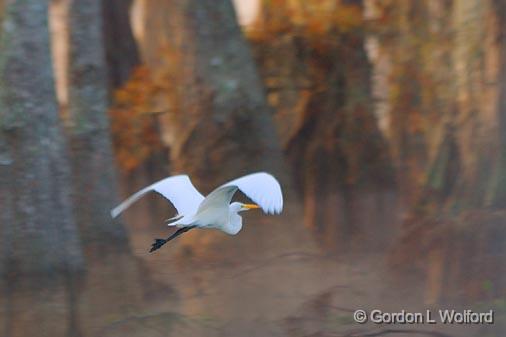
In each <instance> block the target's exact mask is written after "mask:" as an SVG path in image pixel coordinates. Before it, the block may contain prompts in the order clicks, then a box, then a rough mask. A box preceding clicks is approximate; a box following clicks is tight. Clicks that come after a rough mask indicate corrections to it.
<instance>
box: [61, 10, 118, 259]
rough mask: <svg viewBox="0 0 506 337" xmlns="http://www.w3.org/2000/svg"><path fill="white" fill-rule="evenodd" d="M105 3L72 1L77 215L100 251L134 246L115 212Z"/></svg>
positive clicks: (91, 247)
mask: <svg viewBox="0 0 506 337" xmlns="http://www.w3.org/2000/svg"><path fill="white" fill-rule="evenodd" d="M100 6H101V3H100V1H96V0H94V1H82V0H73V1H70V4H69V15H68V20H69V27H68V29H69V44H68V45H69V66H68V73H67V74H68V85H69V88H68V90H69V104H68V118H69V121H68V124H69V133H70V138H71V144H72V155H73V158H72V161H73V178H74V179H73V180H74V187H75V192H76V193H75V203H76V205H77V208H76V216H77V221H78V224H79V227H80V230H81V236H82V239H83V243H84V246H85V248H86V251H87V252H88V253H90V252H92V251H93V252H94V253H96V254H101V253H103V252H106V251H114V250H120V251H126V250H128V240H127V235H126V232H125V229H124V228H123V226H122V225H121V224H118V223H115V222H113V221H112V219H111V216H110V214H109V211H110V210H111V209H112V208H113V207H114V206H115V204H116V202H117V197H116V193H117V192H116V175H115V165H114V160H113V154H112V148H111V141H110V135H109V120H108V117H107V113H106V111H107V108H108V82H107V66H106V62H105V54H104V47H103V36H102V16H101V15H100V13H101V7H100Z"/></svg>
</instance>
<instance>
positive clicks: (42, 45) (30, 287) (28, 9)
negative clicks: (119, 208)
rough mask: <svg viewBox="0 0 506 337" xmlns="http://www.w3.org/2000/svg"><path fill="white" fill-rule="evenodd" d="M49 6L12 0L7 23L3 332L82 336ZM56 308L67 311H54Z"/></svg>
mask: <svg viewBox="0 0 506 337" xmlns="http://www.w3.org/2000/svg"><path fill="white" fill-rule="evenodd" d="M47 5H48V4H47V2H46V1H40V0H24V1H9V2H8V3H6V4H5V8H4V10H5V12H4V17H3V21H2V31H1V40H0V55H1V57H0V214H1V215H0V217H1V218H0V221H1V222H0V231H1V234H0V237H1V239H0V240H1V241H2V242H1V244H2V250H1V260H0V272H1V275H2V277H3V278H2V280H3V284H2V295H0V298H1V300H0V301H2V302H3V303H1V308H2V311H3V312H0V316H2V318H3V320H4V321H3V322H1V323H2V324H4V325H3V326H2V327H1V328H0V331H1V332H0V334H1V335H2V336H9V337H12V336H28V335H38V334H39V333H40V331H41V329H42V330H44V331H46V332H47V333H49V334H51V335H54V336H62V335H64V334H66V333H69V334H71V335H72V334H76V333H77V331H76V330H75V317H74V316H73V315H74V311H73V305H74V303H73V298H74V296H73V295H74V294H73V293H74V286H73V279H74V277H73V276H75V274H76V273H77V272H80V271H82V270H83V268H84V267H83V265H84V263H83V256H82V252H81V246H80V242H79V237H78V231H77V226H76V223H75V220H74V217H73V214H72V204H71V185H72V184H71V182H70V165H69V162H68V160H67V149H66V147H65V142H64V138H63V133H62V127H61V125H60V121H59V115H58V107H57V104H56V97H55V91H54V81H53V73H52V64H51V57H50V46H49V32H48V19H47V14H48V13H47V10H48V7H47ZM42 289H45V292H44V293H45V294H44V295H42V293H41V290H42ZM67 295H70V296H67ZM65 298H66V300H62V299H65ZM5 301H6V302H5ZM62 301H63V302H62ZM55 305H58V306H61V307H62V308H64V309H63V310H58V311H55V310H54V306H55ZM27 309H29V310H27ZM25 320H27V321H32V322H37V323H34V324H24V322H25Z"/></svg>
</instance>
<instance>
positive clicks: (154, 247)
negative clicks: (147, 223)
mask: <svg viewBox="0 0 506 337" xmlns="http://www.w3.org/2000/svg"><path fill="white" fill-rule="evenodd" d="M166 243H167V240H164V239H155V243H153V244H152V245H151V249H150V250H149V252H150V253H152V252H154V251H155V250H157V249H160V247H162V246H163V245H164V244H166Z"/></svg>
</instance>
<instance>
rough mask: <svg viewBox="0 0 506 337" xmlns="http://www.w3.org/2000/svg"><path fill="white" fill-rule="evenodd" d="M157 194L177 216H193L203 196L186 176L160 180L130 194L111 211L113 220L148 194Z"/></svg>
mask: <svg viewBox="0 0 506 337" xmlns="http://www.w3.org/2000/svg"><path fill="white" fill-rule="evenodd" d="M151 191H154V192H158V193H160V194H161V195H162V196H163V197H165V198H166V199H167V200H168V201H170V202H171V203H172V204H173V205H174V207H175V208H176V209H177V212H178V214H179V215H193V214H195V213H196V212H197V209H198V207H199V205H200V203H201V202H202V201H203V200H204V196H203V195H202V194H200V192H199V191H198V190H197V189H196V188H195V186H193V184H192V182H191V180H190V178H189V177H188V176H187V175H178V176H173V177H168V178H165V179H162V180H160V181H158V182H156V183H154V184H152V185H150V186H148V187H145V188H143V189H142V190H140V191H139V192H137V193H134V194H132V195H131V196H130V197H129V198H128V199H126V200H125V201H123V202H122V203H121V204H119V205H118V206H117V207H115V208H114V209H113V210H112V211H111V216H112V217H113V218H115V217H117V216H118V215H119V214H120V213H121V212H123V211H124V210H125V209H127V208H128V207H130V205H132V204H133V203H134V202H136V201H137V200H139V199H140V198H141V197H142V196H144V195H145V194H146V193H148V192H151Z"/></svg>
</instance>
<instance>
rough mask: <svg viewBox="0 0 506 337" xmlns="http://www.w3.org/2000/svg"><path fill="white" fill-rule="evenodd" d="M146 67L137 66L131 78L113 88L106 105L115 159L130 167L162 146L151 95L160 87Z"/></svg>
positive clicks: (129, 168)
mask: <svg viewBox="0 0 506 337" xmlns="http://www.w3.org/2000/svg"><path fill="white" fill-rule="evenodd" d="M159 90H160V88H159V86H157V85H156V83H155V82H154V81H153V79H152V76H151V74H150V72H149V70H148V69H147V68H146V67H144V66H141V67H138V68H137V69H136V70H135V71H134V72H133V74H132V76H131V78H130V80H129V81H128V82H127V83H126V84H125V85H123V86H122V87H121V88H119V89H118V90H116V92H115V95H114V103H113V106H112V107H111V108H110V109H109V117H110V120H111V131H112V139H113V146H114V151H115V153H116V159H117V162H118V163H119V165H120V167H121V168H122V169H123V170H126V171H130V170H133V169H135V168H136V167H138V166H139V165H140V164H141V163H142V162H143V161H144V160H146V159H147V158H149V157H150V156H151V155H152V154H154V153H155V152H156V151H159V150H160V149H161V148H162V142H161V139H160V135H159V131H158V129H157V118H156V111H152V109H151V108H152V99H153V97H154V96H155V95H156V93H157V91H159Z"/></svg>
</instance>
